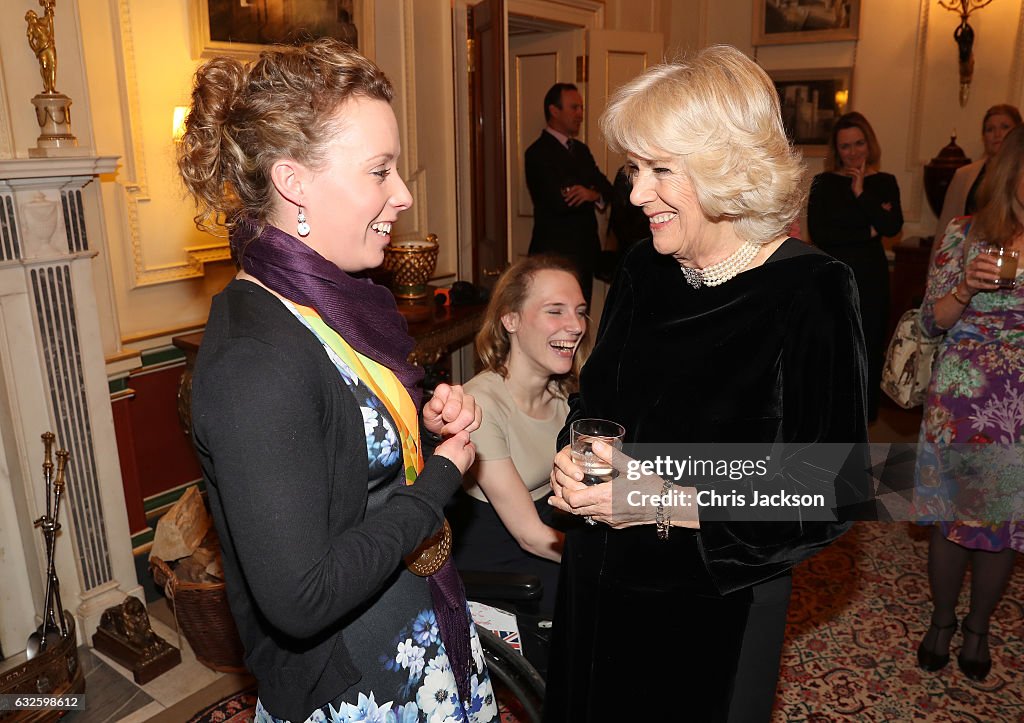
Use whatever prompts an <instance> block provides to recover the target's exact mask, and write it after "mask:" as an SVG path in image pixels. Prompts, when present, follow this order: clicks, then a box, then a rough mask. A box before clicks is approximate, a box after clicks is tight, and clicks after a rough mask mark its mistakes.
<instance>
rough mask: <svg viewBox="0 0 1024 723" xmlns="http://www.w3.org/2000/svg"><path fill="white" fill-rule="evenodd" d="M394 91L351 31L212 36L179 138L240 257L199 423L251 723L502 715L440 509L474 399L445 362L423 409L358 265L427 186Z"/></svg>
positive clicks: (207, 353)
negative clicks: (242, 56) (221, 45)
mask: <svg viewBox="0 0 1024 723" xmlns="http://www.w3.org/2000/svg"><path fill="white" fill-rule="evenodd" d="M391 98H392V88H391V84H390V83H389V82H388V79H387V78H386V77H385V76H384V74H383V73H382V72H381V71H380V69H379V68H378V67H377V66H375V65H374V64H373V63H371V62H370V61H369V60H367V59H366V58H364V57H363V56H361V55H359V53H357V52H356V51H354V50H353V49H352V48H351V47H349V46H347V45H344V44H343V43H341V42H339V41H337V40H331V39H323V40H318V41H316V42H313V43H308V44H306V45H303V46H299V47H284V46H280V47H278V46H275V47H273V48H271V49H268V50H265V51H264V52H262V53H261V54H260V57H259V59H258V60H256V61H255V62H254V63H252V64H251V65H248V66H243V65H242V64H241V63H239V62H238V61H236V60H233V59H230V58H215V59H213V60H211V61H209V62H208V63H206V64H205V65H203V66H202V67H200V68H199V70H198V71H197V73H196V77H195V86H194V88H193V94H192V109H191V111H190V113H189V117H188V120H187V122H186V132H185V135H184V138H183V139H182V142H181V144H180V146H179V149H178V153H179V158H178V167H179V170H180V172H181V175H182V179H183V181H184V183H185V186H186V187H187V189H188V190H189V191H190V192H191V193H192V195H193V197H194V198H195V200H196V203H197V206H198V208H199V213H198V215H197V216H196V223H197V225H199V226H200V228H207V227H209V226H212V225H215V224H218V223H222V224H224V225H226V226H227V227H228V228H229V229H230V237H231V247H232V252H233V257H234V258H235V259H236V261H237V262H238V264H239V266H240V269H239V271H238V273H237V274H236V276H235V278H234V280H232V281H231V282H230V283H229V284H228V285H227V287H226V288H225V289H224V290H223V291H222V292H221V293H219V294H218V295H217V296H216V297H215V298H214V300H213V304H212V306H211V309H210V317H209V321H208V323H207V326H206V332H205V335H204V338H203V344H202V348H201V349H200V351H199V356H198V358H197V360H196V369H195V375H194V378H193V388H192V412H193V417H192V421H193V440H194V441H195V445H196V450H197V451H198V453H199V458H200V461H201V463H202V467H203V477H204V479H205V481H206V489H207V491H208V493H209V497H210V506H211V509H212V512H213V516H214V520H215V521H216V525H217V530H218V532H219V534H220V540H221V546H222V550H223V558H224V572H225V580H226V582H227V593H228V600H229V603H230V605H231V612H232V614H233V616H234V618H235V622H236V623H237V625H238V630H239V634H240V636H241V639H242V642H243V643H244V645H245V663H246V667H247V668H248V669H249V670H250V672H252V674H253V675H254V676H255V678H256V680H257V682H258V686H259V699H258V701H257V705H256V716H255V718H256V721H257V723H282V722H283V721H294V722H295V723H298V721H307V723H321V722H324V721H330V722H331V723H355V722H357V721H358V722H359V723H427V722H428V721H430V722H434V721H437V722H438V723H492V722H493V721H495V720H496V719H497V708H496V705H495V702H494V696H493V694H492V692H491V688H490V681H489V678H488V675H487V670H486V668H485V666H484V660H483V652H482V650H481V647H480V642H479V639H478V637H477V635H476V631H475V629H474V628H473V625H472V621H471V620H470V618H469V608H468V605H467V603H466V598H465V594H464V592H463V589H462V585H461V582H460V581H459V577H458V573H457V572H456V571H455V567H454V563H453V562H452V561H451V560H450V559H448V558H447V552H448V548H450V545H451V537H450V529H449V527H448V525H447V523H446V522H445V521H444V515H443V509H444V504H445V503H446V502H447V501H448V499H449V498H450V497H451V495H452V493H454V492H455V490H456V489H457V488H458V487H459V486H460V485H461V482H462V474H463V473H464V472H465V471H466V470H467V469H468V468H469V466H470V465H471V464H472V463H473V459H474V457H475V449H474V447H473V444H472V442H470V439H469V434H470V432H473V431H474V430H476V429H477V428H479V426H480V411H479V409H477V408H476V406H475V402H474V400H473V398H472V396H471V395H468V394H464V393H463V392H462V390H461V388H459V387H451V386H448V385H446V384H442V385H438V387H437V389H436V390H435V393H434V396H433V397H432V398H431V400H430V401H429V402H427V403H426V404H425V405H424V406H423V408H422V419H421V418H420V416H419V412H420V404H419V402H420V397H421V391H420V390H419V388H418V387H417V383H418V382H419V381H420V380H421V379H422V375H423V372H422V370H420V369H418V368H417V367H415V366H413V365H412V364H411V363H409V361H408V355H409V353H410V352H411V351H412V348H413V341H412V339H411V338H410V337H409V335H408V332H407V327H406V324H405V321H404V319H403V318H402V316H401V315H400V314H399V313H398V309H397V307H396V305H395V300H394V297H393V296H392V295H391V293H390V292H389V291H388V290H387V289H385V288H384V287H382V286H378V285H376V284H373V283H372V282H370V281H369V280H367V279H361V278H358V277H356V276H354V274H358V273H359V272H362V271H365V270H366V269H371V268H374V267H376V266H379V265H380V264H381V262H382V261H383V258H384V248H385V246H387V244H388V242H389V241H390V237H391V228H392V225H393V224H394V223H396V222H397V219H398V215H399V214H400V213H401V212H402V211H404V210H405V209H407V208H408V207H409V206H410V205H411V203H412V197H411V196H410V194H409V190H408V189H407V188H406V186H405V183H404V182H403V181H402V179H401V177H400V176H399V173H398V169H397V167H396V166H397V163H398V158H399V155H400V153H401V144H400V142H399V137H398V123H397V122H396V119H395V115H394V112H393V111H392V109H391V105H390V101H391ZM421 427H422V428H423V431H424V432H425V433H426V434H425V435H424V436H426V435H434V436H435V437H436V439H435V440H434V441H435V442H436V443H437V446H436V449H435V452H434V454H432V455H426V454H425V453H424V452H423V449H422V446H421V444H422V440H421Z"/></svg>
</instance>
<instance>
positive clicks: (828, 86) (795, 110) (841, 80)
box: [768, 68, 852, 156]
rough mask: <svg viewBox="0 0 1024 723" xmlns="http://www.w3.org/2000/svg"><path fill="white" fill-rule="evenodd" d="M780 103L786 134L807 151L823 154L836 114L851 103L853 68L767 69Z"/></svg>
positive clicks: (840, 112)
mask: <svg viewBox="0 0 1024 723" xmlns="http://www.w3.org/2000/svg"><path fill="white" fill-rule="evenodd" d="M768 75H770V76H771V77H772V80H773V81H774V83H775V90H776V91H778V93H779V101H780V103H781V105H782V123H783V125H784V126H785V127H786V135H788V136H789V138H790V140H791V141H792V142H793V143H794V144H795V145H797V146H801V148H802V150H803V151H804V153H805V154H806V155H809V156H823V155H825V152H826V151H827V150H828V139H829V135H830V134H831V132H832V124H833V123H835V121H836V118H838V117H839V116H841V115H842V114H843V113H845V112H846V109H847V107H849V103H850V77H851V75H852V68H815V69H812V70H769V71H768Z"/></svg>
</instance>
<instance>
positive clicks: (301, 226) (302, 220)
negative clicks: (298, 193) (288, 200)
mask: <svg viewBox="0 0 1024 723" xmlns="http://www.w3.org/2000/svg"><path fill="white" fill-rule="evenodd" d="M295 230H296V231H298V233H299V236H302V238H306V236H309V224H308V223H306V214H305V213H303V212H302V206H299V216H298V224H297V225H296V227H295Z"/></svg>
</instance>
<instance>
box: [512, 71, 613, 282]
mask: <svg viewBox="0 0 1024 723" xmlns="http://www.w3.org/2000/svg"><path fill="white" fill-rule="evenodd" d="M544 119H545V120H546V121H547V127H546V128H545V129H544V130H543V131H541V134H540V138H538V139H537V140H536V141H534V142H533V144H532V145H531V146H530V147H529V148H527V149H526V186H527V188H529V189H530V198H531V199H533V236H532V237H531V239H530V254H531V255H532V254H540V253H550V254H557V255H559V256H564V257H566V258H568V259H569V260H570V261H572V262H573V263H574V264H575V265H576V268H577V270H578V273H579V276H580V286H581V287H582V288H583V296H584V297H585V298H586V300H587V301H588V302H589V301H590V289H591V285H592V282H593V277H594V266H595V264H596V263H597V260H598V257H599V256H600V254H601V241H600V239H599V238H598V235H597V218H596V217H595V216H594V208H595V206H596V207H597V208H599V209H601V210H603V209H604V207H605V204H606V203H608V202H609V201H610V200H611V197H612V184H611V183H609V182H608V179H607V178H605V177H604V174H603V173H601V170H600V169H599V168H598V167H597V164H596V163H595V162H594V156H593V155H591V153H590V149H589V148H587V146H586V144H585V143H583V142H582V141H578V140H576V136H577V135H578V134H579V132H580V125H581V124H582V123H583V98H582V97H581V96H580V92H579V90H578V89H577V88H576V86H575V85H572V84H571V83H555V84H554V85H553V86H551V90H549V91H548V92H547V95H545V96H544Z"/></svg>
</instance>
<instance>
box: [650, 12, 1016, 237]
mask: <svg viewBox="0 0 1024 723" xmlns="http://www.w3.org/2000/svg"><path fill="white" fill-rule="evenodd" d="M751 3H752V0H714V2H712V1H711V0H680V1H679V2H675V3H673V4H672V9H671V15H670V18H669V22H668V25H669V27H670V29H671V35H670V41H669V45H670V46H676V47H681V48H684V49H685V48H693V47H695V46H701V45H706V44H709V43H729V44H732V45H736V46H737V47H739V48H740V49H741V50H743V51H745V52H747V53H748V54H750V55H751V56H752V57H755V58H756V59H757V60H758V62H759V63H761V65H762V66H764V67H765V68H766V69H769V70H782V69H802V68H827V67H847V66H852V67H853V88H852V94H851V98H850V105H849V110H857V111H860V112H861V113H864V115H866V116H867V117H868V119H869V120H870V121H871V124H872V126H873V127H874V129H875V132H876V133H877V135H878V138H879V142H880V143H881V145H882V150H883V154H882V167H883V170H885V171H888V172H890V173H893V174H895V175H896V177H897V180H898V181H899V184H900V190H901V193H902V196H903V210H904V215H905V217H906V225H905V226H904V232H903V233H904V236H905V237H906V236H915V235H931V233H932V232H933V228H934V225H935V216H934V214H933V213H932V211H931V208H930V207H929V206H928V203H927V201H926V199H925V196H924V188H923V182H922V173H923V171H922V168H923V166H924V164H925V163H927V162H928V161H929V160H930V159H931V158H932V157H933V156H935V155H936V154H937V153H938V151H939V150H940V149H941V148H942V147H943V146H944V145H946V143H948V142H949V136H950V133H951V132H952V129H953V128H956V129H957V131H958V134H959V138H958V142H959V144H960V145H961V146H962V147H963V148H964V150H965V151H966V152H967V154H968V155H969V156H972V157H973V158H978V157H979V156H980V154H981V131H980V127H981V118H982V116H983V115H984V112H985V109H986V108H988V107H989V106H991V105H994V104H995V103H1006V102H1009V103H1013V104H1015V105H1018V106H1019V105H1021V101H1022V88H1021V83H1022V80H1024V7H1022V3H1021V0H1000V1H999V2H997V3H992V4H991V5H989V6H987V7H985V8H984V9H982V10H979V11H978V12H977V13H976V14H975V15H973V16H972V17H971V21H970V22H971V26H972V27H973V28H974V30H975V45H974V54H975V61H976V66H975V72H974V82H973V85H972V89H971V95H970V100H969V102H968V104H967V106H966V107H965V108H960V105H959V102H958V100H957V94H958V89H959V76H958V73H957V52H956V51H957V48H956V44H955V43H954V41H953V37H952V36H953V30H954V28H955V27H956V25H957V24H958V22H959V18H958V16H957V15H956V14H954V13H952V12H949V11H946V10H943V9H942V8H941V7H939V6H938V4H937V3H935V2H934V0H902V1H901V2H892V0H862V3H861V20H860V37H859V39H858V40H857V41H856V42H833V43H815V44H799V45H788V46H762V47H759V48H754V47H753V45H752V43H751V30H752V24H751V8H752V4H751ZM807 161H808V167H809V170H810V172H811V174H813V173H817V172H819V171H820V170H821V169H822V160H821V158H820V157H808V159H807Z"/></svg>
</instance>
